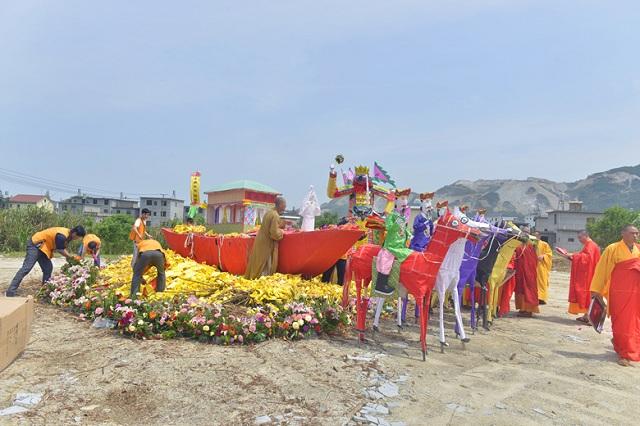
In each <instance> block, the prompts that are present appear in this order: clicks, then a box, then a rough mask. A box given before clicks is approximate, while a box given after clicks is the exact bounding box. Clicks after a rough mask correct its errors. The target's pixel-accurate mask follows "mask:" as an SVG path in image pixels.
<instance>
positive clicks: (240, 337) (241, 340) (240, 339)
mask: <svg viewBox="0 0 640 426" xmlns="http://www.w3.org/2000/svg"><path fill="white" fill-rule="evenodd" d="M238 342H240V343H242V342H244V337H242V334H239V335H238Z"/></svg>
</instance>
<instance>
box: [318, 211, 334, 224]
mask: <svg viewBox="0 0 640 426" xmlns="http://www.w3.org/2000/svg"><path fill="white" fill-rule="evenodd" d="M338 219H339V218H338V213H334V212H330V211H324V212H322V214H321V215H320V216H318V217H316V228H321V227H323V226H325V225H335V224H337V223H338Z"/></svg>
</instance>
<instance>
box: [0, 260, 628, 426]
mask: <svg viewBox="0 0 640 426" xmlns="http://www.w3.org/2000/svg"><path fill="white" fill-rule="evenodd" d="M20 262H21V260H20V259H7V258H0V289H4V288H5V287H6V285H7V284H8V281H9V280H10V278H11V277H12V276H13V273H14V272H15V270H16V269H17V268H18V267H19V264H20ZM36 269H37V268H36ZM38 279H39V271H35V272H34V273H32V274H31V275H30V276H29V277H28V278H27V280H26V281H25V283H24V285H23V287H22V294H29V293H33V292H35V289H36V288H37V285H38ZM567 286H568V274H567V273H566V272H553V274H552V280H551V297H550V301H549V302H550V303H549V304H548V305H547V306H543V307H542V313H541V314H540V315H539V316H537V317H536V318H533V319H520V318H516V317H514V316H512V315H511V316H509V317H507V318H503V319H498V320H496V322H495V323H494V325H493V327H492V329H491V331H489V332H486V331H484V330H483V331H480V332H478V333H476V334H475V335H472V336H470V337H471V342H470V343H469V344H467V345H466V349H464V348H463V347H462V345H461V343H460V342H459V341H456V339H455V338H454V337H453V331H452V315H451V313H449V312H447V316H446V317H447V327H448V330H447V336H448V340H449V343H450V344H451V346H450V347H449V348H448V349H447V351H446V353H444V354H442V353H440V351H439V348H437V347H436V346H435V345H434V343H436V342H437V337H435V333H436V332H437V325H436V322H434V319H435V318H433V319H432V320H431V321H430V330H429V337H428V343H429V344H430V345H431V347H430V352H429V355H428V357H427V361H426V362H423V361H422V360H421V356H420V352H419V344H418V332H417V331H418V328H417V327H415V326H410V327H407V328H405V330H404V331H402V332H401V333H399V332H398V331H397V330H396V327H395V325H394V322H393V321H392V319H387V320H385V321H384V322H383V323H382V331H381V332H380V333H376V334H369V335H368V336H367V337H368V339H369V342H368V343H366V344H361V345H359V344H358V342H357V340H356V337H355V334H353V333H351V334H350V335H347V336H344V337H341V338H334V339H312V340H308V341H302V342H296V343H289V342H285V341H280V340H278V341H270V342H267V343H264V344H261V345H258V346H255V347H233V348H228V347H219V346H212V345H204V344H198V343H194V342H187V341H167V342H165V341H136V340H131V339H127V338H122V337H120V336H118V335H117V334H114V332H112V331H105V330H97V329H94V328H92V327H91V326H90V324H88V323H85V322H79V321H77V320H76V319H75V318H74V317H73V316H72V315H70V314H68V313H65V312H63V311H61V310H59V309H55V308H53V307H50V306H47V305H41V304H38V305H36V319H35V324H34V329H33V335H32V338H31V342H30V343H29V345H28V347H27V349H26V351H25V352H24V353H23V355H22V356H21V357H20V358H19V359H18V360H16V361H15V362H14V363H13V364H12V365H10V366H9V367H8V368H7V369H6V370H4V371H3V372H1V373H0V410H1V409H3V408H6V407H8V406H10V405H11V404H12V401H13V399H14V397H15V395H16V394H17V393H18V392H35V393H42V394H43V400H42V402H40V403H39V404H38V405H37V406H36V407H34V408H32V409H31V410H30V411H28V412H27V413H24V414H19V415H13V416H11V417H0V424H123V425H124V424H194V425H199V424H203V425H204V424H207V425H211V424H255V422H256V418H258V417H260V416H269V417H270V419H271V421H272V422H273V423H278V422H279V423H282V424H300V425H313V424H326V425H336V424H346V423H351V424H354V421H353V420H352V419H353V418H354V416H356V418H363V419H364V418H366V417H365V414H366V413H364V412H362V411H361V409H362V408H363V406H365V405H366V404H370V405H369V407H373V409H374V411H376V410H381V411H379V413H377V414H376V415H375V416H373V417H371V416H370V417H369V418H368V419H369V420H370V421H375V422H379V423H380V424H396V425H401V424H405V425H424V424H468V423H470V422H473V423H475V424H594V425H596V424H598V425H600V424H603V423H604V424H632V423H635V422H634V417H637V416H638V414H640V408H639V406H638V402H640V397H639V396H638V395H639V394H640V368H638V366H636V367H635V368H634V367H632V368H624V367H620V366H618V365H617V364H616V363H615V361H616V359H617V357H616V355H615V353H614V352H613V350H612V347H611V344H610V342H609V339H610V338H611V332H610V327H607V328H606V331H605V332H604V333H603V334H602V335H598V334H597V333H595V332H594V331H593V330H592V329H590V328H588V327H584V326H582V325H580V324H579V323H578V322H576V321H575V319H574V318H573V317H571V316H569V315H568V314H566V313H565V308H566V303H565V300H566V295H567ZM463 315H464V318H465V321H467V319H468V315H469V314H468V313H467V312H465V313H464V314H463ZM607 325H608V324H607ZM383 388H384V389H383ZM396 393H397V395H396ZM383 394H386V395H387V396H384V395H383ZM376 398H380V399H376ZM372 399H373V400H375V402H374V404H377V405H375V406H373V405H371V404H372ZM387 410H388V411H390V413H386V411H387ZM368 413H369V414H371V411H369V412H368ZM374 414H375V413H374ZM265 421H266V420H265Z"/></svg>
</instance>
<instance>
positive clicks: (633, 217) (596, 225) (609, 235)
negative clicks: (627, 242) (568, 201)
mask: <svg viewBox="0 0 640 426" xmlns="http://www.w3.org/2000/svg"><path fill="white" fill-rule="evenodd" d="M629 223H632V224H635V225H640V214H639V213H637V212H634V211H632V210H629V209H625V208H624V207H619V206H614V207H611V208H608V209H607V210H605V211H604V216H603V217H602V218H601V219H599V220H597V221H595V222H593V223H589V224H587V231H589V235H590V236H591V238H593V240H594V241H595V242H596V243H598V245H599V246H600V247H603V248H604V247H606V246H608V245H609V244H611V243H614V242H616V241H618V240H620V230H621V229H622V227H623V226H624V225H627V224H629Z"/></svg>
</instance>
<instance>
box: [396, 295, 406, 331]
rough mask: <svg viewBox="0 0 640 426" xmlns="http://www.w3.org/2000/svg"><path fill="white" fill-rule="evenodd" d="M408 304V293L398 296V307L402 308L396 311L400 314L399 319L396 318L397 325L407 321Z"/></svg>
mask: <svg viewBox="0 0 640 426" xmlns="http://www.w3.org/2000/svg"><path fill="white" fill-rule="evenodd" d="M408 304H409V295H407V296H405V297H398V309H400V308H402V309H401V310H399V311H398V312H399V313H400V314H401V315H400V319H399V320H398V321H399V322H398V325H399V326H401V325H402V323H404V322H406V321H407V305H408Z"/></svg>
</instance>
